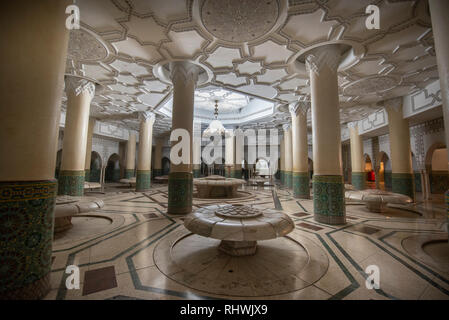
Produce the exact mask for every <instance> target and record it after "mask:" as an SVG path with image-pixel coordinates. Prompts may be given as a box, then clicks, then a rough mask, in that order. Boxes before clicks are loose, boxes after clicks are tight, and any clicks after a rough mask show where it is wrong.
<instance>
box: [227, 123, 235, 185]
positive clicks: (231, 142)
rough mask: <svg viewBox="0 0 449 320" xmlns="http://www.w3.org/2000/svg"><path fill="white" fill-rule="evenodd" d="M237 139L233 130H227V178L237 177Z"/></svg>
mask: <svg viewBox="0 0 449 320" xmlns="http://www.w3.org/2000/svg"><path fill="white" fill-rule="evenodd" d="M234 151H235V137H234V131H233V130H226V133H225V173H226V175H225V176H226V177H227V178H233V177H234V176H235V163H234V162H235V160H234V158H235V154H234Z"/></svg>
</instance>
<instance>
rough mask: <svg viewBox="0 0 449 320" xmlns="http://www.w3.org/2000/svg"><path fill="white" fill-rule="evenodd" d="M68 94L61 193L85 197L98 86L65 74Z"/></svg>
mask: <svg viewBox="0 0 449 320" xmlns="http://www.w3.org/2000/svg"><path fill="white" fill-rule="evenodd" d="M65 92H66V95H67V113H66V119H65V129H64V140H63V147H62V161H61V171H60V173H59V179H58V194H65V195H71V196H82V195H83V194H84V173H85V171H84V170H85V163H86V146H87V132H88V127H89V113H90V103H91V101H92V99H93V97H94V95H95V84H94V83H93V82H91V81H89V80H86V79H83V78H80V77H76V76H70V75H66V77H65Z"/></svg>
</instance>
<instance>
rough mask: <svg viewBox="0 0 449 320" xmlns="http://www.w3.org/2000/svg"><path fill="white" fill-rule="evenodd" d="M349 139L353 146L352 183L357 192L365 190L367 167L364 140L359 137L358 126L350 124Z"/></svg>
mask: <svg viewBox="0 0 449 320" xmlns="http://www.w3.org/2000/svg"><path fill="white" fill-rule="evenodd" d="M348 127H349V139H350V145H351V168H352V173H351V183H352V185H353V186H354V187H355V188H356V189H357V190H363V189H365V181H366V174H365V167H364V161H363V140H362V137H361V136H360V135H359V129H358V126H357V125H354V124H352V123H351V124H349V126H348Z"/></svg>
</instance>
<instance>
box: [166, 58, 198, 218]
mask: <svg viewBox="0 0 449 320" xmlns="http://www.w3.org/2000/svg"><path fill="white" fill-rule="evenodd" d="M170 72H171V79H172V83H173V114H172V130H175V129H184V130H186V131H187V132H188V134H189V140H190V141H189V145H190V148H189V149H190V154H189V159H190V161H189V163H180V164H174V163H172V164H171V167H170V175H169V179H168V209H167V212H168V213H172V214H188V213H190V212H192V194H193V174H192V160H193V155H192V153H193V152H192V139H193V103H194V95H195V87H196V83H197V80H198V74H199V68H198V67H197V66H196V65H194V64H192V63H189V62H172V63H170ZM173 143H176V142H172V144H173ZM182 152H185V150H183V151H182Z"/></svg>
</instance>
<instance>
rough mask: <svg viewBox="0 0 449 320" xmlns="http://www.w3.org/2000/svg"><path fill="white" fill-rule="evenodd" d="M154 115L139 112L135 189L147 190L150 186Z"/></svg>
mask: <svg viewBox="0 0 449 320" xmlns="http://www.w3.org/2000/svg"><path fill="white" fill-rule="evenodd" d="M155 119H156V117H155V115H154V113H152V112H141V113H140V129H139V154H138V158H137V173H136V191H137V192H144V191H148V190H149V189H150V186H151V144H152V139H153V124H154V121H155Z"/></svg>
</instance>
